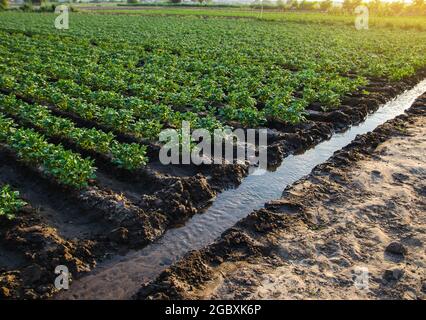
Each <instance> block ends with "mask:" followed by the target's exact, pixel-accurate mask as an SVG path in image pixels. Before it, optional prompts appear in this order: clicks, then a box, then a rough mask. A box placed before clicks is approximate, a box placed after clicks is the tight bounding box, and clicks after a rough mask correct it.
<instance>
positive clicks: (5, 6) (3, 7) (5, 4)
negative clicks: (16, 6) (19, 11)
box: [0, 0, 9, 10]
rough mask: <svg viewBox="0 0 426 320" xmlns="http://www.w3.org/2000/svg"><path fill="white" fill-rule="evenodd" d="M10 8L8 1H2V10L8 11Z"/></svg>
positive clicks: (0, 0) (0, 3)
mask: <svg viewBox="0 0 426 320" xmlns="http://www.w3.org/2000/svg"><path fill="white" fill-rule="evenodd" d="M8 6H9V1H8V0H0V10H6V9H7V7H8Z"/></svg>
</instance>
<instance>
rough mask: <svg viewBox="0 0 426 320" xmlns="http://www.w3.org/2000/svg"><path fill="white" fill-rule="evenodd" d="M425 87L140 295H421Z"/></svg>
mask: <svg viewBox="0 0 426 320" xmlns="http://www.w3.org/2000/svg"><path fill="white" fill-rule="evenodd" d="M425 134H426V94H423V95H422V96H420V97H419V98H418V99H417V100H416V102H415V103H414V104H413V105H412V107H411V108H410V109H409V110H408V111H407V113H406V114H405V115H402V116H399V117H397V118H395V119H394V120H390V121H388V122H387V123H385V124H384V125H381V126H379V127H378V128H377V129H375V130H374V131H373V132H372V133H368V134H364V135H361V136H358V137H357V138H356V139H355V140H354V141H353V142H352V143H351V144H350V145H348V146H347V147H345V148H343V149H342V150H340V151H338V152H336V153H335V154H334V156H333V157H332V158H330V159H329V160H328V161H327V162H325V163H323V164H321V165H319V166H317V167H316V168H315V169H314V170H313V171H312V173H311V174H310V175H308V176H306V177H305V178H303V179H301V180H299V181H298V182H296V183H295V184H293V185H291V186H289V187H287V188H286V189H285V190H284V192H283V195H282V198H281V199H279V200H275V201H272V202H269V203H267V204H265V207H264V209H261V210H257V211H254V212H253V213H251V214H250V215H249V216H247V217H246V218H244V219H242V220H241V221H239V222H238V223H237V224H236V225H235V226H234V227H233V228H230V229H229V230H227V231H226V232H224V233H223V234H222V236H221V237H220V238H219V239H218V240H216V241H215V242H214V243H213V244H211V245H209V246H207V247H205V248H204V249H202V250H197V251H192V252H190V253H188V254H187V255H186V256H185V257H184V258H183V259H181V260H180V261H179V262H178V263H176V264H174V265H173V266H172V267H170V268H168V269H167V270H166V271H164V272H163V273H162V274H161V275H160V276H159V277H158V278H157V279H156V280H155V281H152V282H151V283H149V284H144V285H142V287H141V289H140V290H139V292H138V293H137V294H136V295H135V298H137V299H256V298H257V299H264V298H265V299H424V298H425V287H426V283H425V281H426V278H425V263H426V255H425V250H424V246H425V241H426V238H425V234H426V232H425V231H426V220H425V216H424V212H425V211H426V210H425V209H426V203H425V200H424V199H425V197H424V196H425V190H426V185H425V178H426V162H425V161H426V159H425V158H424V154H425V153H426V138H425V137H426V135H425Z"/></svg>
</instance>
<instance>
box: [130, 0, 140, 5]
mask: <svg viewBox="0 0 426 320" xmlns="http://www.w3.org/2000/svg"><path fill="white" fill-rule="evenodd" d="M138 2H139V1H138V0H127V3H130V4H135V3H138Z"/></svg>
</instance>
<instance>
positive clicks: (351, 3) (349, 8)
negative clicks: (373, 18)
mask: <svg viewBox="0 0 426 320" xmlns="http://www.w3.org/2000/svg"><path fill="white" fill-rule="evenodd" d="M361 4H362V0H345V1H343V6H342V8H343V11H345V12H347V13H354V10H355V8H356V7H358V6H360V5H361Z"/></svg>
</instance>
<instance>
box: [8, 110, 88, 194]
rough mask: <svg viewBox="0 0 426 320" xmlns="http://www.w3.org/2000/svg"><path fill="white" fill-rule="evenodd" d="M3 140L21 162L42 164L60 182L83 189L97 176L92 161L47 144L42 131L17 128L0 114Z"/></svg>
mask: <svg viewBox="0 0 426 320" xmlns="http://www.w3.org/2000/svg"><path fill="white" fill-rule="evenodd" d="M0 142H3V143H6V144H7V146H8V147H9V148H10V149H11V150H13V151H14V152H15V153H16V155H17V157H18V158H19V159H21V160H22V161H24V162H26V163H28V164H30V165H34V166H41V167H42V169H43V171H44V172H45V173H46V174H47V175H51V176H53V177H54V178H55V179H56V180H57V181H58V182H59V183H62V184H64V185H67V186H70V187H73V188H84V187H86V186H87V185H88V181H89V180H90V179H94V178H95V168H94V167H93V161H92V160H89V159H83V158H81V157H80V155H78V154H76V153H73V152H71V151H69V150H65V149H64V148H63V147H62V146H60V145H54V144H50V143H48V142H47V141H46V140H45V138H44V137H43V136H42V135H40V134H39V133H37V132H35V131H33V130H31V129H22V128H19V127H16V126H15V124H14V122H13V120H11V119H8V118H5V117H4V116H3V115H1V114H0Z"/></svg>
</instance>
